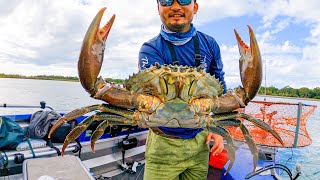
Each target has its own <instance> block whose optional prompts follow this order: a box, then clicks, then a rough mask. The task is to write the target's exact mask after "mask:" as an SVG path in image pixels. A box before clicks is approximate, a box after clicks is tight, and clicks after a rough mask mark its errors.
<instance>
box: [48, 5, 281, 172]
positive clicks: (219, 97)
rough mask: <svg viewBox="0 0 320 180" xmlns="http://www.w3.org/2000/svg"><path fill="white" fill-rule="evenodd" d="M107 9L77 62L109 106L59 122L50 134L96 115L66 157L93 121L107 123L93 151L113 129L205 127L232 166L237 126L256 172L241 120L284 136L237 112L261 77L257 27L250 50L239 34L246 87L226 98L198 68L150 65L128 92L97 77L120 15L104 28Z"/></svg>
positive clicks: (128, 84) (88, 85)
mask: <svg viewBox="0 0 320 180" xmlns="http://www.w3.org/2000/svg"><path fill="white" fill-rule="evenodd" d="M105 9H106V8H102V9H101V10H100V11H99V12H98V13H97V15H96V16H95V18H94V19H93V21H92V23H91V25H90V26H89V28H88V31H87V33H86V35H85V37H84V40H83V44H82V48H81V53H80V58H79V62H78V71H79V79H80V82H81V84H82V86H83V87H84V89H85V90H86V91H87V92H88V93H90V95H91V97H93V98H95V99H100V100H103V101H105V102H106V103H105V104H100V105H92V106H87V107H83V108H79V109H76V110H73V111H71V112H69V113H67V114H65V115H64V116H63V117H61V118H60V119H59V121H58V122H57V123H56V124H55V125H54V126H53V128H52V129H51V131H50V133H49V138H50V136H51V133H52V132H53V131H55V129H57V127H59V126H61V125H62V124H63V123H64V122H67V121H70V120H72V119H74V118H77V117H79V116H81V115H84V114H86V113H88V112H92V111H97V112H96V113H95V114H94V115H91V116H89V117H87V118H86V119H85V120H84V121H83V122H81V123H80V124H79V125H78V126H77V127H76V128H74V129H73V130H72V131H71V132H70V133H69V135H68V136H67V137H66V139H65V142H64V144H63V149H62V154H63V153H64V150H65V148H66V147H67V146H68V144H69V143H70V142H71V141H74V140H75V139H76V138H77V137H78V136H79V135H80V134H81V133H82V132H84V131H85V130H86V129H87V128H88V126H89V125H90V123H92V122H93V121H102V122H101V123H100V124H99V126H98V127H97V129H96V130H95V131H94V132H93V134H92V136H91V148H92V151H94V144H95V141H97V140H98V139H99V138H100V137H101V136H102V135H103V133H104V130H105V128H107V127H108V126H110V125H128V124H129V125H139V126H141V127H149V128H150V129H153V128H157V127H158V126H166V127H184V128H206V129H208V131H210V132H215V133H217V134H220V135H222V136H223V137H224V138H225V140H226V141H227V144H226V147H227V149H228V154H229V157H230V161H231V162H230V165H229V167H228V169H227V172H228V171H229V170H230V168H231V167H232V165H233V163H234V161H235V148H234V145H233V140H232V138H231V136H230V134H229V133H228V131H227V130H225V128H224V126H237V127H240V129H241V130H242V132H243V134H244V137H245V140H246V142H247V144H248V146H249V148H250V150H251V152H252V154H253V159H254V169H253V171H254V170H255V168H256V164H257V160H258V153H257V152H258V151H257V147H256V145H255V143H254V141H253V140H252V137H251V135H250V133H249V131H248V130H247V128H246V127H245V126H244V125H243V123H242V121H240V120H239V119H246V120H249V121H250V122H252V123H253V124H255V125H257V126H259V127H260V128H262V129H264V130H266V131H268V132H270V133H271V134H272V135H273V136H274V137H275V138H276V139H277V140H278V141H279V142H280V143H281V144H283V142H282V140H281V138H280V136H279V135H278V134H277V133H276V132H275V131H274V130H272V129H271V128H270V127H269V126H268V125H267V124H266V123H264V122H263V121H261V120H259V119H256V118H254V117H252V116H249V115H247V114H243V113H237V112H236V111H235V110H236V109H238V108H242V107H244V106H245V105H247V103H248V102H249V101H250V100H251V99H253V98H254V97H255V95H256V93H257V92H258V90H259V88H260V85H261V79H262V63H261V57H260V51H259V47H258V44H257V41H256V39H255V36H254V33H253V31H252V29H251V28H250V26H248V27H249V33H250V47H249V46H247V45H246V44H245V43H244V42H243V41H242V40H241V38H240V36H239V35H238V33H237V31H236V30H235V34H236V39H237V42H238V46H239V52H240V55H241V58H240V72H241V81H242V84H243V86H244V88H242V87H238V88H236V89H235V90H230V91H228V92H227V93H226V94H223V86H222V85H221V84H220V82H219V80H217V79H215V78H214V77H213V76H211V75H210V74H207V73H205V72H204V71H203V70H201V69H199V68H193V67H187V66H177V65H162V66H161V65H158V64H156V65H155V66H151V67H150V68H147V69H145V70H141V71H139V72H138V73H137V74H134V75H133V76H131V77H129V79H127V80H125V83H124V88H119V87H112V86H108V85H106V82H105V81H104V80H103V78H102V77H99V78H97V76H98V74H99V72H100V69H101V65H102V61H103V55H104V49H105V41H106V39H107V36H108V34H109V32H110V29H111V26H112V24H113V22H114V19H115V15H113V16H112V18H111V19H110V20H109V22H108V23H107V24H105V25H104V26H103V27H102V28H100V21H101V18H102V16H103V13H104V11H105Z"/></svg>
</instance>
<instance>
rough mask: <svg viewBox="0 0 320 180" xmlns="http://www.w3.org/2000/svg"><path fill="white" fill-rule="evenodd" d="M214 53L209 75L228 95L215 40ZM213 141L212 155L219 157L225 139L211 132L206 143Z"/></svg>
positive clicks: (218, 48)
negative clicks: (217, 81)
mask: <svg viewBox="0 0 320 180" xmlns="http://www.w3.org/2000/svg"><path fill="white" fill-rule="evenodd" d="M212 53H213V58H212V60H211V64H210V67H209V73H210V74H211V75H212V76H213V75H214V76H215V77H216V78H217V79H219V81H220V82H221V83H222V85H223V93H226V92H227V85H226V82H225V81H224V72H223V70H222V69H223V63H222V59H221V53H220V47H219V45H218V43H217V42H216V41H215V40H214V42H213V44H212ZM211 139H213V140H214V142H213V146H212V148H211V150H210V151H211V153H212V155H217V154H219V153H221V152H222V151H223V149H224V144H223V137H222V136H220V135H219V134H214V133H212V132H209V134H208V136H207V141H206V143H207V144H209V143H210V140H211Z"/></svg>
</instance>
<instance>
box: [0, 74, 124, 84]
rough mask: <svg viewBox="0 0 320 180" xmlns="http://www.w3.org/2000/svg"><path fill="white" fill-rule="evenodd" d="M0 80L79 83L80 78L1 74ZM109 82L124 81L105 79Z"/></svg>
mask: <svg viewBox="0 0 320 180" xmlns="http://www.w3.org/2000/svg"><path fill="white" fill-rule="evenodd" d="M0 78H17V79H40V80H55V81H74V82H78V81H79V78H78V77H76V76H55V75H36V76H23V75H19V74H3V73H0ZM105 80H106V81H107V82H115V83H117V84H122V83H123V79H112V78H105Z"/></svg>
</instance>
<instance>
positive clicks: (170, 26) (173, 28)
mask: <svg viewBox="0 0 320 180" xmlns="http://www.w3.org/2000/svg"><path fill="white" fill-rule="evenodd" d="M187 26H188V24H187V23H183V24H172V23H168V24H166V28H167V29H168V30H169V31H172V32H183V31H184V30H185V28H186V27H187Z"/></svg>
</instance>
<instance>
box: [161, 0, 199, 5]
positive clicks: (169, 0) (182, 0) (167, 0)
mask: <svg viewBox="0 0 320 180" xmlns="http://www.w3.org/2000/svg"><path fill="white" fill-rule="evenodd" d="M173 1H174V0H159V2H160V4H161V6H171V5H172V4H173ZM177 1H178V3H179V4H180V5H181V6H186V5H189V4H190V3H191V1H192V0H177ZM194 2H196V0H194Z"/></svg>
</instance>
